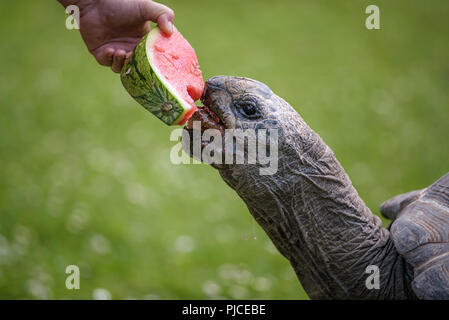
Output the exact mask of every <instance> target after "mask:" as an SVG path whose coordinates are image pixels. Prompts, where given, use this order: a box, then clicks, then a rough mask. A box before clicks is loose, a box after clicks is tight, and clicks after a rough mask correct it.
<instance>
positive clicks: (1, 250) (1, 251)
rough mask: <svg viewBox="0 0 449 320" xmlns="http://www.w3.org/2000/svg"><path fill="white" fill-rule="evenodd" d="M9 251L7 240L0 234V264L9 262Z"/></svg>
mask: <svg viewBox="0 0 449 320" xmlns="http://www.w3.org/2000/svg"><path fill="white" fill-rule="evenodd" d="M9 253H10V249H9V241H8V239H7V238H6V237H5V236H4V235H2V234H0V265H2V264H7V263H8V262H9Z"/></svg>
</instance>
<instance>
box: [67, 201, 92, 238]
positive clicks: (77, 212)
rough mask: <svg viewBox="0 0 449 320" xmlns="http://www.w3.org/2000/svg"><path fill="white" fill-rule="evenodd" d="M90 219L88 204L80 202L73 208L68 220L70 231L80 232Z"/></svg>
mask: <svg viewBox="0 0 449 320" xmlns="http://www.w3.org/2000/svg"><path fill="white" fill-rule="evenodd" d="M88 221H89V209H88V207H87V205H86V204H84V203H78V204H76V206H75V208H74V209H73V210H72V212H71V213H70V215H69V216H68V218H67V221H66V228H67V230H68V231H69V232H72V233H78V232H80V231H81V230H83V229H84V228H85V226H86V224H87V222H88Z"/></svg>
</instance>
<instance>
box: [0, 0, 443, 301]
mask: <svg viewBox="0 0 449 320" xmlns="http://www.w3.org/2000/svg"><path fill="white" fill-rule="evenodd" d="M164 3H165V4H166V5H168V6H170V7H171V8H173V9H174V11H175V14H176V20H175V21H176V26H177V27H178V28H179V30H181V32H182V33H183V34H184V36H185V37H186V38H187V39H188V40H189V41H190V43H191V44H192V46H193V47H194V48H195V50H196V52H197V54H198V58H199V61H200V65H201V68H202V70H203V75H204V77H205V79H207V78H209V77H210V76H213V75H219V74H226V75H239V76H247V77H251V78H254V79H257V80H260V81H262V82H265V83H267V84H268V85H269V86H270V87H271V88H272V89H273V91H274V92H276V93H277V94H278V95H280V96H281V97H283V98H285V99H286V100H287V101H288V102H289V103H290V104H291V105H292V106H293V107H294V108H295V109H296V110H297V111H298V112H299V113H300V114H301V115H302V116H303V118H304V119H305V120H306V121H307V122H308V124H309V125H310V126H311V127H312V128H313V129H314V130H315V131H317V132H318V133H319V134H320V135H321V136H322V137H323V139H324V140H325V141H326V142H327V143H328V144H329V146H330V147H331V148H332V149H333V150H334V152H335V154H336V155H337V158H338V159H339V160H340V162H341V163H342V165H343V166H344V167H345V168H346V170H347V172H348V173H349V175H350V177H351V178H352V180H353V182H354V185H355V186H356V188H357V190H358V191H359V193H360V195H361V196H362V198H363V199H364V200H365V201H366V203H367V204H368V206H369V207H370V208H371V209H372V210H373V212H375V213H376V214H378V206H379V204H380V203H381V202H383V201H384V200H386V199H388V198H390V197H392V196H394V195H396V194H398V193H402V192H405V191H409V190H412V189H416V188H422V187H425V186H427V185H429V184H430V183H432V182H433V181H435V180H436V179H437V178H439V177H440V176H441V175H443V174H444V173H446V172H447V171H448V170H449V142H448V138H449V126H448V124H449V123H448V120H449V95H448V93H449V92H448V89H449V59H448V58H449V54H448V53H449V19H448V16H449V2H448V1H444V0H443V1H436V0H435V1H405V0H404V1H380V0H376V1H338V2H337V1H331V0H329V1H316V0H314V1H312V0H310V1H279V2H277V1H276V2H275V1H261V0H257V1H256V0H254V1H237V0H232V1H206V0H204V1H172V0H171V1H167V2H164ZM369 4H377V5H378V6H379V7H380V10H381V30H372V31H369V30H367V29H366V28H365V18H366V16H367V15H366V14H365V13H364V11H365V8H366V6H367V5H369ZM65 19H66V15H65V13H64V10H63V8H62V7H61V6H60V5H59V4H58V3H57V2H56V1H1V2H0V39H1V44H0V46H1V50H0V61H1V62H0V65H1V71H0V112H1V114H0V298H7V299H10V298H13V299H15V298H31V299H35V298H54V299H61V298H64V299H80V298H85V299H91V298H93V296H94V292H96V295H97V296H98V295H101V294H99V293H101V292H103V295H104V294H105V291H99V290H98V289H99V288H100V289H105V290H107V293H109V294H110V296H111V297H112V298H115V299H125V298H136V299H144V298H148V299H157V298H161V299H167V298H174V299H178V298H190V299H206V298H248V299H265V298H266V299H271V298H274V299H307V298H308V297H307V295H306V293H305V292H304V291H303V290H302V288H301V286H300V285H299V283H298V281H297V279H296V277H295V275H294V273H293V271H292V269H291V268H290V267H289V264H288V262H287V261H286V260H285V259H284V258H283V257H281V256H280V254H278V253H277V252H276V251H275V250H274V248H273V247H272V245H271V244H270V242H269V240H268V238H267V237H266V236H265V235H264V234H263V231H262V230H261V229H260V228H259V227H258V226H256V231H255V232H256V234H257V240H253V239H252V238H251V235H252V228H253V222H252V218H251V216H250V214H249V213H248V211H247V209H246V208H245V205H244V204H243V202H242V201H241V200H240V199H239V198H238V197H237V196H236V194H235V193H234V192H233V191H232V190H230V189H229V188H228V187H227V186H226V185H225V184H224V183H223V182H222V181H221V179H220V177H219V176H218V173H217V172H216V171H215V170H214V169H212V168H210V167H208V166H206V165H182V166H174V165H172V164H171V163H170V161H169V152H170V149H171V148H172V146H173V145H174V142H170V141H169V134H170V132H171V128H169V127H166V126H164V125H163V124H162V123H161V122H159V121H158V120H157V119H156V118H154V117H153V116H151V115H150V114H149V113H148V112H147V111H145V110H144V109H143V108H142V107H140V106H139V105H137V103H136V102H134V101H133V100H132V99H131V98H130V97H129V96H128V95H127V93H126V92H125V90H124V89H123V88H122V85H121V83H120V79H119V77H118V76H117V75H116V74H114V73H112V72H111V71H110V70H109V69H108V68H104V67H101V66H99V65H98V64H97V63H96V62H95V60H94V59H93V57H92V56H90V54H89V53H88V52H87V50H86V48H85V46H84V44H83V42H82V40H81V38H80V36H79V34H78V32H77V31H75V30H72V31H69V30H67V29H66V28H65ZM384 222H385V223H387V222H386V221H384ZM245 238H247V239H245ZM70 264H76V265H78V266H79V267H80V270H81V289H80V290H73V291H70V290H67V289H66V288H65V278H66V276H67V275H66V274H65V268H66V266H67V265H70ZM106 296H107V294H106Z"/></svg>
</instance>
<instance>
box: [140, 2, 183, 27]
mask: <svg viewBox="0 0 449 320" xmlns="http://www.w3.org/2000/svg"><path fill="white" fill-rule="evenodd" d="M139 9H140V13H141V17H142V19H143V20H145V21H146V20H150V21H153V22H156V23H157V24H158V25H159V27H160V28H161V30H162V32H164V33H166V34H169V35H170V34H172V33H173V21H174V19H175V13H174V12H173V10H172V9H170V8H168V7H166V6H164V5H162V4H160V3H157V2H154V1H150V0H141V1H140V2H139Z"/></svg>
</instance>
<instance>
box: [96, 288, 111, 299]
mask: <svg viewBox="0 0 449 320" xmlns="http://www.w3.org/2000/svg"><path fill="white" fill-rule="evenodd" d="M92 296H93V298H94V300H111V299H112V295H111V293H110V292H109V291H108V290H106V289H103V288H96V289H94V291H93V293H92Z"/></svg>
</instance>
